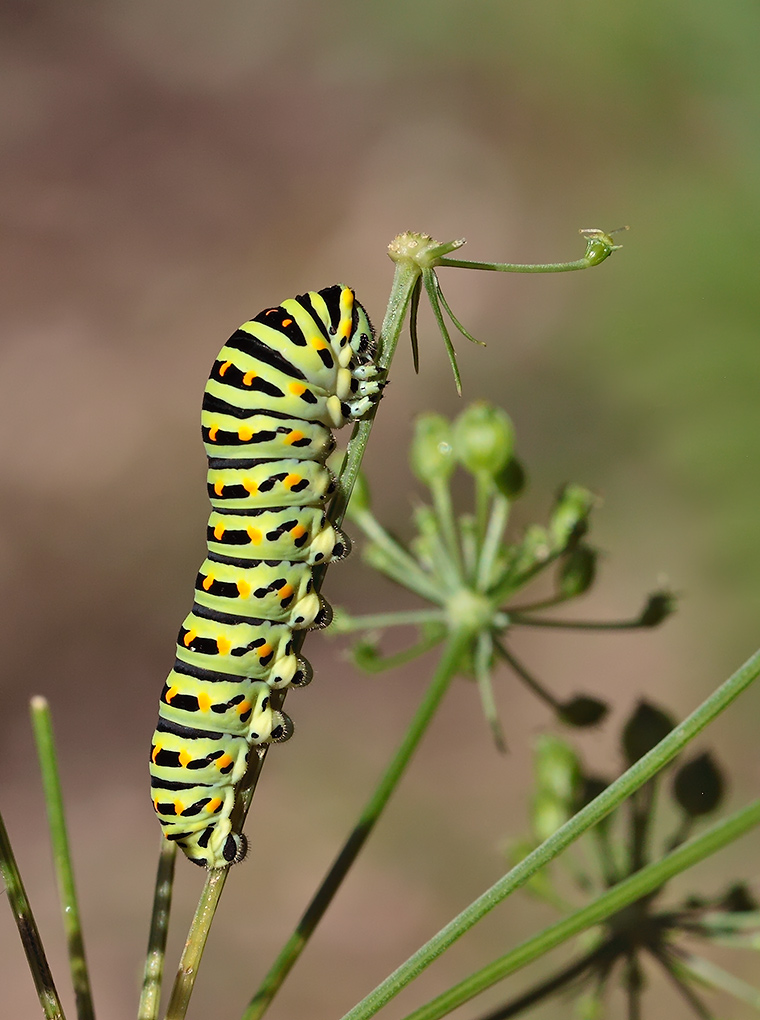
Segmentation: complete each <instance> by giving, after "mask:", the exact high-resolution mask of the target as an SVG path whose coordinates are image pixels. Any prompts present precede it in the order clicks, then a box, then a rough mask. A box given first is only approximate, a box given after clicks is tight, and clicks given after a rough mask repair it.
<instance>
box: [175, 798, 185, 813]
mask: <svg viewBox="0 0 760 1020" xmlns="http://www.w3.org/2000/svg"><path fill="white" fill-rule="evenodd" d="M184 810H185V805H184V804H183V803H182V801H181V800H175V801H174V814H175V815H181V814H182V812H183V811H184Z"/></svg>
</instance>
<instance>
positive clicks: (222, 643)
mask: <svg viewBox="0 0 760 1020" xmlns="http://www.w3.org/2000/svg"><path fill="white" fill-rule="evenodd" d="M216 647H217V650H218V652H219V654H220V655H229V652H230V648H232V642H231V641H230V639H229V638H226V637H218V638H217V639H216Z"/></svg>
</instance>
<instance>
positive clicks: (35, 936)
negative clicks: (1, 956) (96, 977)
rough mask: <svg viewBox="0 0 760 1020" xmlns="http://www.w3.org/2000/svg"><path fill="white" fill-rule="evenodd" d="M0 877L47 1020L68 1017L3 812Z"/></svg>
mask: <svg viewBox="0 0 760 1020" xmlns="http://www.w3.org/2000/svg"><path fill="white" fill-rule="evenodd" d="M0 877H1V878H2V880H3V884H4V885H5V891H6V892H7V894H8V903H9V904H10V908H11V910H12V911H13V917H14V919H15V921H16V926H17V927H18V933H19V935H20V936H21V945H22V946H23V947H24V952H25V953H26V960H27V963H28V964H29V970H30V971H31V972H32V980H33V981H34V987H35V988H36V989H37V996H38V997H39V1000H40V1005H41V1006H42V1012H43V1013H44V1015H45V1017H46V1020H65V1017H64V1015H63V1007H62V1006H61V1001H60V999H59V998H58V992H57V991H56V989H55V982H54V981H53V975H52V974H51V972H50V966H49V965H48V962H47V957H46V956H45V949H44V947H43V945H42V939H41V938H40V933H39V930H38V928H37V922H36V921H35V920H34V914H33V913H32V908H31V905H30V903H29V900H28V899H27V895H26V890H25V889H24V883H23V882H22V881H21V875H20V874H19V870H18V865H17V864H16V858H15V855H14V853H13V848H12V847H11V841H10V839H9V838H8V832H7V830H6V828H5V822H4V821H3V819H2V815H0Z"/></svg>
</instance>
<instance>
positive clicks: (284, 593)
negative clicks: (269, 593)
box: [277, 584, 293, 599]
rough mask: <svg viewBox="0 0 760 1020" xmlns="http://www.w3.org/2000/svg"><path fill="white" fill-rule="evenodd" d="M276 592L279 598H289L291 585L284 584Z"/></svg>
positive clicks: (291, 591) (291, 590) (291, 592)
mask: <svg viewBox="0 0 760 1020" xmlns="http://www.w3.org/2000/svg"><path fill="white" fill-rule="evenodd" d="M277 594H278V595H279V596H280V598H281V599H289V598H290V596H291V595H292V594H293V585H292V584H284V585H283V586H282V588H280V590H279V591H278V592H277Z"/></svg>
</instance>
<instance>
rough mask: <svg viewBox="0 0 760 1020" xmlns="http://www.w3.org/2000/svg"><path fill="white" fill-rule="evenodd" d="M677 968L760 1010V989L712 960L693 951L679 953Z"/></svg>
mask: <svg viewBox="0 0 760 1020" xmlns="http://www.w3.org/2000/svg"><path fill="white" fill-rule="evenodd" d="M676 969H681V970H682V971H683V973H685V974H687V975H688V976H690V977H691V978H692V979H696V980H697V981H699V982H700V983H701V984H706V985H709V986H710V987H712V988H716V989H718V990H719V991H723V992H728V994H729V995H733V997H734V998H735V999H738V1000H739V1001H740V1002H746V1003H747V1005H748V1006H752V1007H753V1008H754V1009H756V1010H758V1011H760V989H758V988H756V987H755V986H754V985H751V984H749V982H747V981H744V980H743V979H742V978H738V977H737V976H736V975H735V974H731V973H730V972H729V971H727V970H724V969H723V967H719V966H718V964H717V963H713V962H712V960H706V959H704V957H702V956H696V955H695V954H693V953H683V954H682V953H680V952H679V953H678V956H677V962H676Z"/></svg>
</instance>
